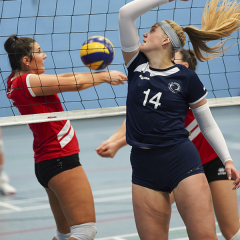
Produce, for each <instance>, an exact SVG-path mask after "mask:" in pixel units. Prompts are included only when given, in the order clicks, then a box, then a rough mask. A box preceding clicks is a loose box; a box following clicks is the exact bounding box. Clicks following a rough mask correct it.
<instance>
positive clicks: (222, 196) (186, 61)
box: [96, 49, 240, 240]
mask: <svg viewBox="0 0 240 240" xmlns="http://www.w3.org/2000/svg"><path fill="white" fill-rule="evenodd" d="M174 62H175V63H176V64H183V65H185V66H186V67H187V68H189V69H191V70H194V71H195V70H196V66H197V60H196V57H195V54H194V52H193V51H192V50H186V49H181V50H180V51H179V52H177V53H175V59H174ZM184 123H185V128H186V129H187V130H188V131H189V139H190V140H191V141H192V142H193V143H194V145H195V146H196V148H197V149H198V152H199V155H200V157H201V161H202V164H203V168H204V172H205V175H206V177H207V180H208V183H209V186H210V189H211V194H212V198H213V206H214V210H215V214H216V217H217V221H218V225H219V228H220V230H221V232H222V235H223V236H224V237H225V238H226V239H227V240H230V239H232V238H233V237H234V236H235V235H236V233H238V231H239V228H240V223H239V216H238V201H237V193H236V191H232V184H233V180H230V181H229V180H228V177H227V173H226V171H225V168H224V165H223V163H222V161H221V160H220V158H219V157H218V155H217V154H216V152H215V151H214V150H213V148H212V147H211V145H210V144H209V143H208V142H207V140H206V139H205V137H204V136H203V134H202V133H201V131H200V128H199V126H198V124H197V121H196V119H195V117H194V115H193V112H192V110H191V109H189V111H188V114H187V116H186V118H185V119H184ZM126 145H127V142H126V120H125V121H124V122H123V124H122V125H121V127H120V128H119V129H118V131H117V132H115V133H114V134H113V135H112V136H111V137H110V138H109V139H108V140H106V141H104V142H103V143H101V145H100V146H99V147H98V148H97V149H96V151H97V153H98V154H99V155H100V156H101V157H110V158H113V157H114V156H115V154H116V153H117V151H118V150H119V149H120V148H121V147H123V146H126ZM170 201H171V204H173V203H174V195H173V193H171V194H170ZM234 239H236V240H238V239H239V238H238V236H236V238H234Z"/></svg>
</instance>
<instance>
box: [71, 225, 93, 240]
mask: <svg viewBox="0 0 240 240" xmlns="http://www.w3.org/2000/svg"><path fill="white" fill-rule="evenodd" d="M95 225H96V224H95V223H94V222H90V223H84V224H80V225H74V226H71V227H70V228H71V236H70V237H72V238H76V239H77V240H93V239H94V238H95V236H96V234H97V228H96V226H95Z"/></svg>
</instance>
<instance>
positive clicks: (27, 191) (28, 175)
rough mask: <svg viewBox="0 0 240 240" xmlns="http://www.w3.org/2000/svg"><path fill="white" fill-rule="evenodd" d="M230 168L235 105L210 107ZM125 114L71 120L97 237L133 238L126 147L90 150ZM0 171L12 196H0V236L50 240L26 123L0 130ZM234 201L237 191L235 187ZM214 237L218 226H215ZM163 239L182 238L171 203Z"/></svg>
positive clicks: (236, 140)
mask: <svg viewBox="0 0 240 240" xmlns="http://www.w3.org/2000/svg"><path fill="white" fill-rule="evenodd" d="M212 113H213V115H214V117H215V120H216V121H217V123H218V125H219V127H220V129H221V130H222V132H223V134H224V136H225V139H226V142H227V144H228V147H229V150H230V152H231V155H232V157H233V159H234V161H235V166H236V167H237V169H238V170H239V171H240V130H239V129H240V106H234V107H222V108H212ZM124 118H125V116H117V117H116V116H115V117H108V118H96V119H85V120H74V121H71V122H72V125H73V127H74V129H75V131H76V134H77V137H78V139H79V144H80V148H81V152H80V160H81V163H82V165H83V167H84V169H85V171H86V174H87V176H88V179H89V181H90V184H91V187H92V190H93V195H94V201H95V208H96V219H97V229H98V233H97V236H96V239H98V240H100V239H101V240H138V239H139V237H138V235H137V231H136V227H135V223H134V216H133V210H132V203H131V166H130V162H129V154H130V147H129V146H126V147H124V148H123V149H121V150H120V151H119V152H118V153H117V155H116V156H115V158H114V159H111V158H101V157H99V156H98V155H97V154H96V152H95V148H97V147H98V146H99V144H100V143H101V142H102V141H104V140H106V139H107V138H108V137H109V136H110V135H111V134H112V133H114V132H115V131H116V130H117V129H118V128H119V127H120V125H121V123H122V122H123V120H124ZM2 134H3V140H4V148H5V160H6V171H7V173H8V175H9V177H10V179H11V182H10V183H11V184H12V185H13V186H14V187H16V189H17V194H16V195H15V196H1V195H0V239H1V240H13V239H18V240H28V239H36V240H51V239H52V238H53V236H54V234H55V222H54V220H53V216H52V213H51V210H50V208H49V203H48V199H47V196H46V193H45V191H44V189H43V188H42V187H41V186H40V184H39V183H38V182H37V180H36V178H35V175H34V162H33V152H32V133H31V131H30V130H29V128H28V126H27V125H19V126H10V127H3V128H2ZM238 199H239V200H238V201H239V203H240V193H239V191H238ZM216 228H217V233H218V236H219V239H224V238H223V237H222V236H221V233H220V230H219V228H218V226H217V225H216ZM169 239H178V240H183V239H188V238H187V234H186V230H185V227H184V223H183V221H182V220H181V217H180V216H179V213H178V211H177V208H176V205H175V204H174V205H173V206H172V218H171V224H170V231H169Z"/></svg>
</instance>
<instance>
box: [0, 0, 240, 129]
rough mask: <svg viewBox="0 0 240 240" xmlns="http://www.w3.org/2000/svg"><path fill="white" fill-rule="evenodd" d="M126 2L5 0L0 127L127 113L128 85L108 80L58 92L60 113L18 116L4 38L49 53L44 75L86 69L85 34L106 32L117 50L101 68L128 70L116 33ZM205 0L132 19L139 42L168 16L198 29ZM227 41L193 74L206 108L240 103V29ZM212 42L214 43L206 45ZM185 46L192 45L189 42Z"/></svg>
mask: <svg viewBox="0 0 240 240" xmlns="http://www.w3.org/2000/svg"><path fill="white" fill-rule="evenodd" d="M128 2H130V1H127V0H118V1H116V0H101V1H99V0H87V1H78V0H68V1H66V0H51V1H49V0H3V1H0V62H1V65H0V126H8V125H15V124H27V123H37V122H46V121H56V120H63V119H81V118H93V117H103V116H114V115H123V114H125V112H126V107H125V104H126V95H127V83H126V84H124V85H121V86H112V85H109V84H107V83H104V84H101V85H98V86H94V87H92V88H89V89H86V90H83V91H80V92H70V93H69V92H68V93H60V94H59V97H60V100H61V103H62V105H63V108H64V110H65V111H64V112H58V113H52V112H49V113H44V114H33V115H24V116H22V115H19V112H18V110H17V109H16V108H15V107H14V106H13V103H12V102H11V101H10V100H9V99H7V97H6V81H7V78H8V76H9V75H10V73H11V69H10V65H9V61H8V57H7V54H6V52H5V50H4V42H5V41H6V40H7V38H8V37H9V36H10V35H12V34H17V36H19V37H22V36H24V37H31V38H33V39H34V40H36V41H37V42H38V43H39V44H40V46H41V48H42V50H43V51H44V52H45V53H46V54H47V58H46V59H45V61H44V65H45V68H46V72H45V73H46V74H61V73H67V72H74V73H77V72H90V71H93V70H90V69H88V68H87V67H86V66H85V65H84V64H83V63H82V61H81V58H80V48H81V46H82V44H83V42H85V41H86V40H87V39H88V38H89V37H92V36H104V37H106V38H108V39H109V40H110V41H111V42H112V44H113V46H114V49H115V57H114V60H113V62H112V63H111V65H110V66H108V67H107V68H106V69H105V70H107V71H108V70H119V71H122V72H124V73H125V74H126V69H125V67H124V63H123V58H122V53H121V48H120V42H119V34H118V11H119V9H120V8H121V7H122V6H123V5H124V4H126V3H128ZM205 3H206V2H205V1H199V0H189V1H178V0H176V1H173V2H171V3H168V4H165V5H163V6H161V7H158V8H155V9H153V10H152V11H150V12H149V13H147V14H145V15H143V16H142V17H140V18H139V19H137V21H136V25H137V27H138V30H139V36H140V41H142V38H143V37H142V34H143V33H145V32H147V31H148V30H149V28H150V27H151V26H152V25H153V24H154V23H155V22H157V21H160V20H164V19H171V20H174V21H176V22H177V23H178V24H179V25H181V26H182V27H184V26H188V25H193V26H196V27H199V28H201V17H202V13H203V9H204V6H205ZM233 37H234V38H232V39H230V40H228V42H227V45H233V47H232V48H230V49H229V50H228V51H227V52H225V53H224V54H223V55H222V56H221V57H219V58H216V59H213V60H210V61H208V62H204V63H200V62H199V63H198V66H197V71H196V72H197V74H198V75H199V77H200V79H201V81H202V82H203V84H204V85H205V87H206V89H207V90H208V95H207V98H208V101H209V105H210V106H212V107H213V106H230V105H237V104H240V97H239V94H240V60H239V54H240V49H239V44H238V41H239V33H238V32H236V33H234V35H233ZM214 44H216V42H215V41H213V42H210V43H209V45H214ZM185 48H190V49H192V46H191V43H190V42H189V40H187V43H186V45H185Z"/></svg>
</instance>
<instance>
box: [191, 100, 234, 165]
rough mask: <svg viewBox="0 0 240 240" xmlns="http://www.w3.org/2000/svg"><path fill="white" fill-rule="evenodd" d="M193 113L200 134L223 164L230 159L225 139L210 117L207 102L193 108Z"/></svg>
mask: <svg viewBox="0 0 240 240" xmlns="http://www.w3.org/2000/svg"><path fill="white" fill-rule="evenodd" d="M193 113H194V116H195V118H196V120H197V122H198V125H199V127H200V130H201V132H202V134H203V135H204V137H205V138H206V139H207V141H208V142H209V144H210V145H211V146H212V148H213V149H214V150H215V152H216V153H217V155H218V156H219V158H220V159H221V160H222V162H223V164H225V163H226V162H227V161H229V160H232V158H231V156H230V153H229V151H228V148H227V144H226V142H225V139H224V137H223V135H222V133H221V131H220V129H219V127H218V125H217V124H216V122H215V120H214V119H213V117H212V114H211V111H210V109H209V107H208V104H204V105H202V106H201V107H198V108H196V109H193Z"/></svg>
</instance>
